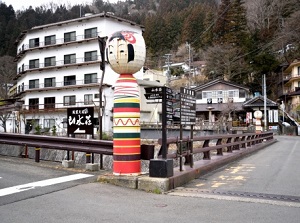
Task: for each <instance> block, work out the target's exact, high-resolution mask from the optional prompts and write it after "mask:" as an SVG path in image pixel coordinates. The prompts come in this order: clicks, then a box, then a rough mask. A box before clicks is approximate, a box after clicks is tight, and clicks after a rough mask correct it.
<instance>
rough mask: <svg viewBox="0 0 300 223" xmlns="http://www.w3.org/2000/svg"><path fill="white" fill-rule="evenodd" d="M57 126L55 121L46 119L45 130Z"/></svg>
mask: <svg viewBox="0 0 300 223" xmlns="http://www.w3.org/2000/svg"><path fill="white" fill-rule="evenodd" d="M53 126H55V119H44V128H53Z"/></svg>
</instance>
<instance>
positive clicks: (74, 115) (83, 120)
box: [67, 107, 95, 135]
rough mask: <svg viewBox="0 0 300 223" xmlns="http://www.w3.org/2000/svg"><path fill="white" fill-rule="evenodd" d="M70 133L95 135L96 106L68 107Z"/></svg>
mask: <svg viewBox="0 0 300 223" xmlns="http://www.w3.org/2000/svg"><path fill="white" fill-rule="evenodd" d="M67 113H68V118H67V122H68V131H67V132H68V135H69V134H90V135H93V128H94V124H95V123H93V120H94V107H75V108H68V110H67Z"/></svg>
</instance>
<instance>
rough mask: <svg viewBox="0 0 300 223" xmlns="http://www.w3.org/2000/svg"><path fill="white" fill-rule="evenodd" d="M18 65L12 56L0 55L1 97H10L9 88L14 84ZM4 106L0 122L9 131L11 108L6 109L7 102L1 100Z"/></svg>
mask: <svg viewBox="0 0 300 223" xmlns="http://www.w3.org/2000/svg"><path fill="white" fill-rule="evenodd" d="M15 70H16V66H15V62H14V58H13V57H11V56H3V57H0V83H1V86H0V99H1V100H3V99H8V98H9V94H8V92H9V89H10V88H11V87H12V86H13V82H14V81H13V78H14V77H15V75H16V72H15ZM0 106H3V107H2V108H3V109H2V111H1V112H0V122H1V124H0V125H1V126H2V127H3V130H4V132H6V131H7V129H6V122H7V120H8V119H9V118H10V116H11V109H10V108H8V109H6V103H5V102H3V101H2V102H1V105H0Z"/></svg>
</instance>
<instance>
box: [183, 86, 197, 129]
mask: <svg viewBox="0 0 300 223" xmlns="http://www.w3.org/2000/svg"><path fill="white" fill-rule="evenodd" d="M195 95H196V92H195V91H194V90H191V89H187V88H183V87H182V88H180V124H182V125H195V124H196V97H195Z"/></svg>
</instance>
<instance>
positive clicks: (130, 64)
mask: <svg viewBox="0 0 300 223" xmlns="http://www.w3.org/2000/svg"><path fill="white" fill-rule="evenodd" d="M106 57H107V60H108V62H109V64H110V65H111V68H112V69H113V71H115V72H116V73H118V74H134V73H136V72H138V71H139V70H140V69H141V68H142V67H143V65H144V63H145V58H146V46H145V41H144V38H143V36H142V35H140V34H138V33H135V32H132V31H120V32H116V33H113V34H112V35H111V36H110V37H109V39H108V41H107V44H106Z"/></svg>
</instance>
